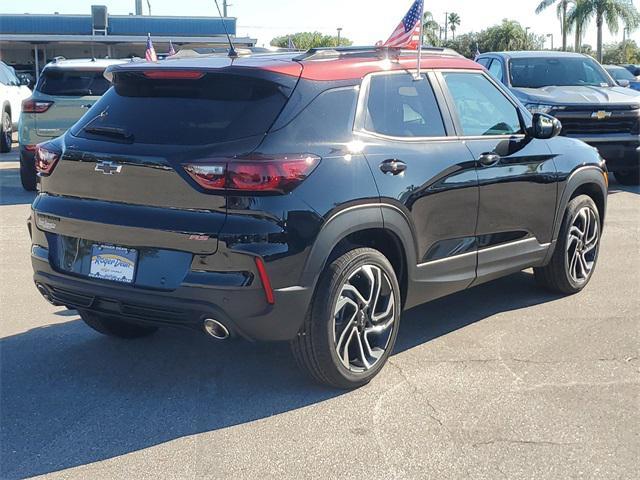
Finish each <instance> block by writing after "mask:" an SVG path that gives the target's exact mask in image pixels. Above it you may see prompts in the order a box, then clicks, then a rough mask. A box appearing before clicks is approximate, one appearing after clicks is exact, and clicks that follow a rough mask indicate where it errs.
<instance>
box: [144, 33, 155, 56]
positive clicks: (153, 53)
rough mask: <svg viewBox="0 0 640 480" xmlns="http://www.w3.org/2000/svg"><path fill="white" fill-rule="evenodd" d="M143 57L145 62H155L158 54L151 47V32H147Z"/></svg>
mask: <svg viewBox="0 0 640 480" xmlns="http://www.w3.org/2000/svg"><path fill="white" fill-rule="evenodd" d="M144 58H145V59H146V60H147V62H157V61H158V56H157V55H156V50H155V49H154V48H153V42H152V41H151V34H150V33H147V50H146V51H145V52H144Z"/></svg>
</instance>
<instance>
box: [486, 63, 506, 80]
mask: <svg viewBox="0 0 640 480" xmlns="http://www.w3.org/2000/svg"><path fill="white" fill-rule="evenodd" d="M489 73H490V74H491V75H493V76H494V77H495V79H496V80H498V81H500V82H501V81H502V79H503V78H504V77H503V75H502V62H501V61H500V60H497V59H494V60H493V62H491V67H489Z"/></svg>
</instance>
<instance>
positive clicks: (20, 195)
mask: <svg viewBox="0 0 640 480" xmlns="http://www.w3.org/2000/svg"><path fill="white" fill-rule="evenodd" d="M34 198H36V192H27V191H25V190H23V189H22V185H21V183H20V168H19V167H8V168H7V167H5V166H4V165H0V205H24V204H29V203H32V202H33V199H34Z"/></svg>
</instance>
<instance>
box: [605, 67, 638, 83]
mask: <svg viewBox="0 0 640 480" xmlns="http://www.w3.org/2000/svg"><path fill="white" fill-rule="evenodd" d="M607 72H609V74H610V75H611V76H612V77H613V78H615V79H616V80H629V81H630V82H632V81H634V80H635V79H636V77H634V76H633V75H632V74H631V72H630V71H629V70H627V69H626V68H622V67H618V68H607Z"/></svg>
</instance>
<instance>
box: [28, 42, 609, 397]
mask: <svg viewBox="0 0 640 480" xmlns="http://www.w3.org/2000/svg"><path fill="white" fill-rule="evenodd" d="M416 68H417V67H416V53H415V52H405V51H399V50H389V49H375V48H373V47H371V48H369V47H366V48H353V47H352V48H345V49H332V50H311V51H309V52H307V53H305V54H299V53H297V54H296V53H286V54H270V55H252V56H247V57H240V58H235V59H233V58H228V57H224V56H220V55H213V56H201V57H197V58H184V59H176V60H167V61H164V62H160V63H147V62H131V63H128V64H123V65H117V66H113V67H109V69H108V70H107V72H106V73H105V75H106V76H107V77H108V78H109V79H110V80H111V81H112V82H113V86H112V88H111V89H110V90H109V91H108V92H107V93H106V94H105V95H104V96H103V97H102V98H101V99H100V100H99V101H98V102H97V103H96V104H95V105H94V106H93V107H92V108H91V109H90V110H89V111H88V112H87V114H86V115H85V116H84V117H83V118H82V119H80V120H79V121H78V123H77V124H76V125H74V126H73V127H72V128H71V129H70V130H69V131H68V132H67V133H66V134H65V135H63V136H62V137H59V138H58V139H55V140H52V141H50V142H47V143H45V144H41V145H40V146H39V147H38V149H37V168H38V171H39V180H38V181H39V195H38V196H37V198H36V199H35V201H34V203H33V207H32V213H31V217H30V220H29V230H30V232H31V235H32V249H31V257H32V262H33V269H34V272H35V273H34V279H35V283H36V286H37V288H38V290H39V291H40V293H41V294H42V295H43V296H44V297H45V298H46V299H47V300H49V301H50V302H52V303H54V304H56V305H65V306H67V307H69V308H74V309H77V310H78V311H79V313H80V316H81V317H82V319H83V320H84V321H85V322H86V323H87V324H88V325H89V326H90V327H92V328H94V329H95V330H97V331H98V332H100V333H103V334H107V335H112V336H115V337H122V338H134V337H141V336H144V335H149V334H152V333H153V332H154V331H155V330H156V329H157V328H158V327H164V326H179V327H186V328H192V329H198V330H202V331H204V332H206V333H207V334H209V335H210V336H212V337H215V338H218V339H224V338H227V337H243V338H246V339H250V340H261V341H290V342H291V345H292V349H293V353H294V357H295V359H296V360H297V363H298V364H299V365H300V366H301V367H302V368H303V369H304V370H306V371H307V372H308V373H309V374H311V376H312V377H314V378H315V379H316V380H318V381H320V382H323V383H325V384H328V385H332V386H336V387H341V388H353V387H357V386H360V385H363V384H365V383H367V382H368V381H370V380H371V379H372V378H373V377H374V376H375V375H376V374H377V373H378V372H379V371H380V369H381V368H382V367H383V366H384V364H385V362H386V360H387V359H388V357H389V355H390V354H391V352H392V350H393V348H394V344H395V341H396V337H397V335H398V329H399V327H400V318H401V312H402V311H403V310H404V309H407V308H410V307H413V306H415V305H418V304H421V303H423V302H428V301H430V300H433V299H435V298H438V297H442V296H444V295H448V294H450V293H453V292H456V291H459V290H463V289H466V288H470V287H473V286H475V285H478V284H481V283H483V282H487V281H489V280H493V279H496V278H498V277H502V276H504V275H508V274H510V273H513V272H517V271H519V270H522V269H526V268H528V267H533V268H534V271H535V276H536V278H537V279H538V280H539V282H540V283H541V284H543V285H544V286H546V287H549V288H551V289H553V290H556V291H558V292H562V293H565V294H572V293H576V292H578V291H580V290H581V289H582V288H583V287H584V286H585V285H586V284H587V283H588V281H589V279H590V278H591V276H592V275H593V271H594V268H595V264H596V261H597V257H598V249H599V241H600V237H601V233H602V225H603V220H604V216H605V208H606V194H607V183H608V177H607V172H606V169H605V166H604V163H603V161H602V159H601V158H600V156H599V155H598V152H597V151H596V150H595V149H594V148H592V147H589V146H588V145H586V144H584V143H582V142H580V141H578V140H574V139H570V138H566V137H561V136H558V133H559V132H560V130H561V128H562V127H561V125H560V122H559V121H558V120H556V119H554V118H552V117H549V116H547V115H544V114H536V115H531V114H530V113H529V112H528V111H527V110H526V109H525V108H524V107H523V106H522V104H521V103H519V102H518V100H517V99H516V98H515V97H514V96H513V95H512V94H511V93H510V92H509V91H508V90H507V89H506V88H505V87H503V86H502V85H500V84H499V83H498V82H497V81H495V80H494V79H493V78H492V77H491V76H489V75H488V74H487V73H486V72H485V70H484V69H483V67H482V66H480V65H479V64H477V63H474V62H472V61H470V60H466V59H464V58H462V57H460V56H458V55H457V54H455V53H453V52H450V51H447V50H438V49H427V50H425V51H424V52H423V58H422V68H423V70H422V74H421V75H417V72H416Z"/></svg>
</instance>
